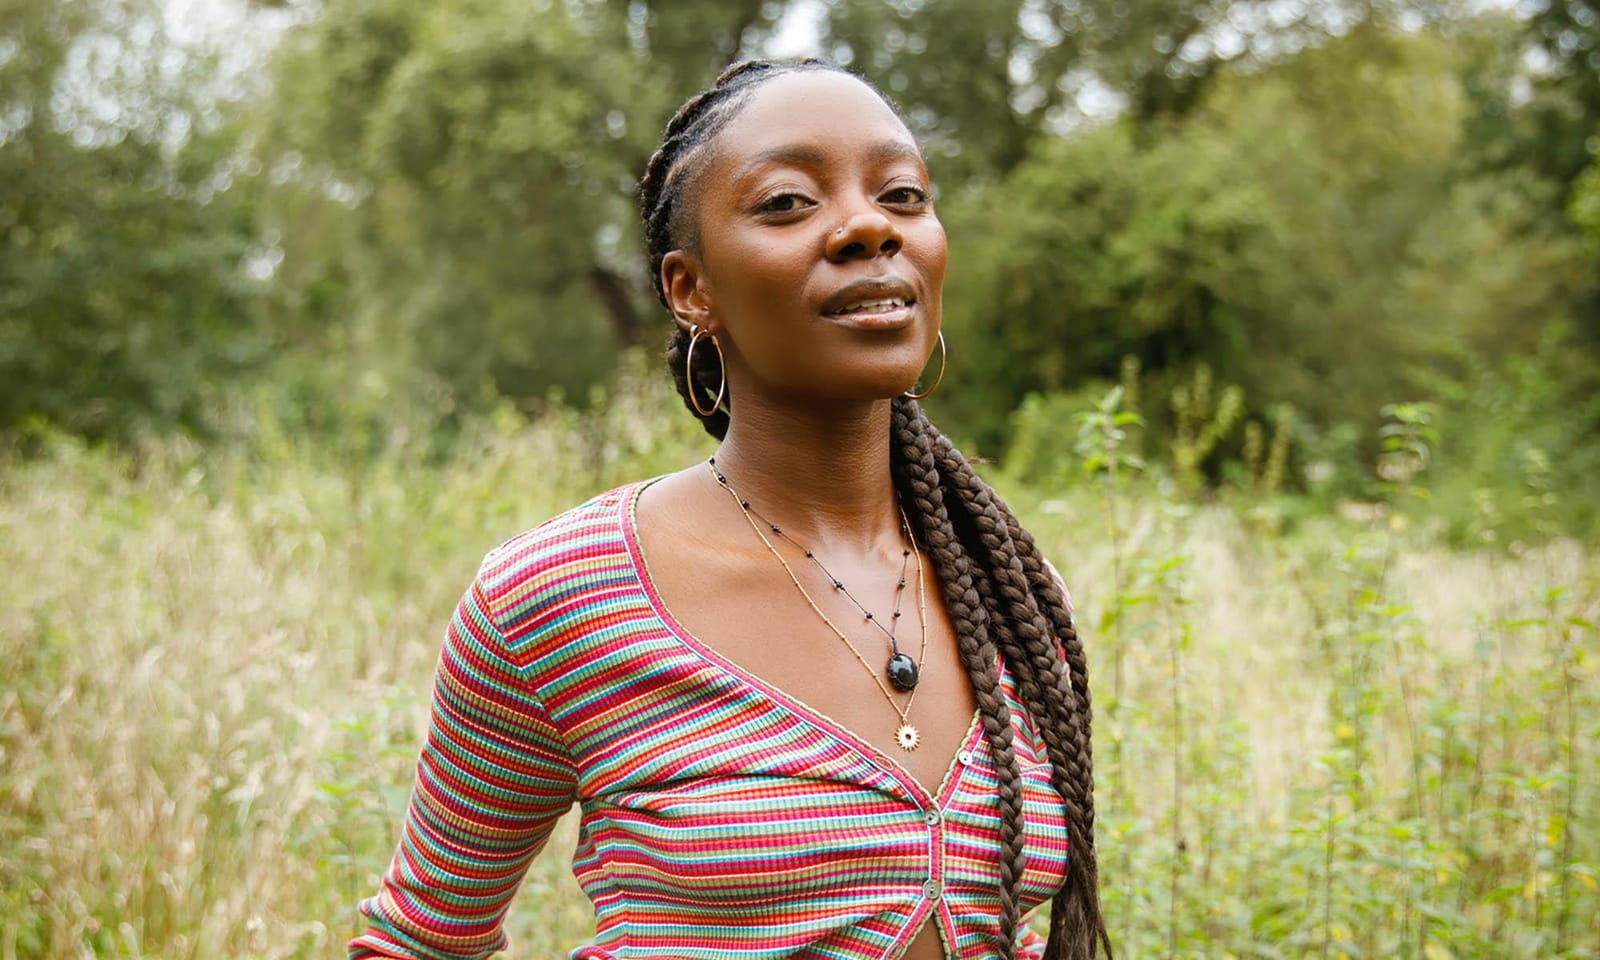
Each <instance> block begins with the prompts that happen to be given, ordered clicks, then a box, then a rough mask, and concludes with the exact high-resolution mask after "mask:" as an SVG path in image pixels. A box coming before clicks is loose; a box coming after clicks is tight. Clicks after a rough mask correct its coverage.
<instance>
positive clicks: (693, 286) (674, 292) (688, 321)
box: [661, 250, 711, 330]
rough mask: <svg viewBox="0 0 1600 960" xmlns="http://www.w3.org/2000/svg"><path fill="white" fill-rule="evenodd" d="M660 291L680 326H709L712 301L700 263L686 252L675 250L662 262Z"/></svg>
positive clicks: (686, 327) (685, 327) (687, 327)
mask: <svg viewBox="0 0 1600 960" xmlns="http://www.w3.org/2000/svg"><path fill="white" fill-rule="evenodd" d="M661 289H662V290H663V291H664V292H665V293H666V295H667V306H668V307H669V308H670V309H671V310H672V316H673V318H674V319H675V320H676V321H677V323H678V326H680V327H682V328H684V329H685V330H687V329H689V327H690V326H691V325H695V324H698V325H699V326H701V327H702V328H704V327H709V326H710V319H711V298H710V295H709V294H710V291H709V289H708V287H707V284H706V275H705V270H704V269H703V268H702V267H701V265H700V260H699V259H698V258H697V257H695V255H694V254H692V253H689V252H688V251H686V250H673V251H672V252H670V253H668V254H667V255H666V256H665V257H663V258H662V259H661Z"/></svg>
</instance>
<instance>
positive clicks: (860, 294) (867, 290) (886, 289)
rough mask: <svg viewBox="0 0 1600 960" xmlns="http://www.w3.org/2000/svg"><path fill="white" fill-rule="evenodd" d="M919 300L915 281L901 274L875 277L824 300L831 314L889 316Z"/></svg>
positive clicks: (831, 315)
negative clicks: (913, 284) (909, 280)
mask: <svg viewBox="0 0 1600 960" xmlns="http://www.w3.org/2000/svg"><path fill="white" fill-rule="evenodd" d="M916 302H917V295H916V290H914V289H913V288H912V286H911V284H909V283H906V282H905V281H904V280H901V279H899V278H898V277H873V278H869V279H866V280H857V281H855V282H854V283H851V284H848V285H846V286H845V287H844V288H843V289H841V290H840V291H838V292H837V293H835V294H834V295H833V296H831V297H829V298H828V299H827V300H825V301H823V303H822V312H823V314H824V315H826V316H830V317H873V316H888V315H893V314H897V313H900V312H903V311H905V310H906V309H907V308H909V307H911V306H912V305H913V304H915V303H916Z"/></svg>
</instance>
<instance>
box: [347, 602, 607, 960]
mask: <svg viewBox="0 0 1600 960" xmlns="http://www.w3.org/2000/svg"><path fill="white" fill-rule="evenodd" d="M576 780H577V778H576V774H575V772H574V770H573V765H572V761H571V759H570V757H569V754H568V751H567V748H566V744H565V742H564V741H563V739H562V737H561V734H560V732H559V731H558V730H557V729H556V728H555V726H554V724H552V723H551V721H550V718H549V716H548V715H547V714H546V713H545V711H544V708H543V706H541V705H540V703H539V702H538V700H537V699H536V697H535V696H534V694H533V691H532V690H531V689H529V687H528V686H527V684H526V683H525V682H524V680H523V677H522V672H521V670H520V668H519V667H518V666H517V664H516V663H515V662H514V661H513V660H512V658H511V656H510V654H509V651H508V649H507V647H506V643H505V638H504V637H503V636H502V635H501V633H500V630H499V629H498V628H497V627H496V625H495V623H494V619H493V617H492V615H491V614H490V612H489V606H488V603H487V601H486V599H485V597H484V593H483V589H482V587H481V586H480V585H479V583H478V581H476V580H475V581H474V582H473V584H472V588H471V589H470V590H468V591H467V595H466V596H465V597H463V598H462V600H461V605H460V606H459V607H458V608H457V610H456V615H455V617H454V618H453V619H452V620H451V622H450V627H449V629H448V630H447V631H446V633H445V643H444V652H443V654H442V655H441V656H440V658H439V667H438V671H437V673H436V674H435V677H434V694H433V719H432V722H431V724H430V725H429V728H428V737H427V740H426V742H425V743H424V745H423V748H422V755H421V757H420V759H419V760H418V761H417V779H416V783H415V785H414V786H413V788H412V791H411V802H410V807H409V809H408V810H407V812H406V820H405V828H404V831H403V832H402V834H401V838H400V847H399V849H398V850H397V851H396V853H395V857H394V861H393V863H391V865H390V866H389V870H388V872H387V873H386V874H385V875H384V878H383V882H382V885H381V886H380V887H379V889H378V893H377V895H376V896H374V897H371V898H369V899H367V900H365V901H363V902H362V903H361V907H360V909H361V913H362V914H363V915H364V916H365V917H366V918H367V920H368V923H369V927H368V929H367V932H366V933H365V934H364V935H362V936H361V937H358V938H357V939H355V940H353V941H351V942H350V946H349V955H350V960H370V958H379V957H400V958H418V960H480V958H484V957H488V956H489V955H490V954H492V953H494V952H495V951H497V950H502V949H504V948H505V945H506V941H505V935H504V934H503V933H502V932H501V929H500V927H501V923H502V921H503V920H504V918H505V913H506V908H507V907H508V906H509V904H510V902H511V897H512V895H513V894H515V893H516V890H517V887H518V886H519V885H520V884H521V882H522V875H523V874H524V873H525V872H526V871H527V868H528V864H529V862H530V861H532V859H533V857H534V855H536V854H537V853H538V852H539V851H540V850H541V849H542V848H543V847H544V845H545V843H546V842H547V841H548V840H549V839H550V832H551V830H552V829H553V828H554V827H555V823H556V820H557V819H558V818H559V817H560V816H561V814H562V813H564V812H565V811H566V809H567V808H568V807H569V806H570V805H571V804H572V801H573V796H574V793H575V789H576Z"/></svg>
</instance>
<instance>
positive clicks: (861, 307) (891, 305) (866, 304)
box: [834, 297, 906, 313]
mask: <svg viewBox="0 0 1600 960" xmlns="http://www.w3.org/2000/svg"><path fill="white" fill-rule="evenodd" d="M905 305H906V302H905V301H904V300H902V299H900V298H899V297H891V298H888V299H885V300H863V301H861V302H860V303H852V304H850V305H849V306H846V307H840V308H839V309H838V310H835V311H834V312H835V313H872V312H874V311H878V310H894V309H897V308H899V307H903V306H905Z"/></svg>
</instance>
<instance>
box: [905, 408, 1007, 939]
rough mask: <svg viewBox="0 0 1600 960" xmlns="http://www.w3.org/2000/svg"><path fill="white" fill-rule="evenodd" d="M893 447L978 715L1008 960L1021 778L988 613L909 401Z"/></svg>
mask: <svg viewBox="0 0 1600 960" xmlns="http://www.w3.org/2000/svg"><path fill="white" fill-rule="evenodd" d="M890 419H891V429H892V431H893V437H894V441H895V442H894V443H893V444H891V449H892V450H893V451H894V453H895V454H896V455H893V456H891V458H890V462H891V469H892V471H893V472H894V475H895V482H896V486H897V487H898V488H899V490H900V494H901V497H902V501H903V502H905V503H907V504H909V509H907V511H906V514H907V518H908V519H910V520H911V522H912V524H913V525H914V526H915V527H916V532H917V533H918V534H919V535H920V536H921V537H922V540H923V542H924V544H925V545H926V546H927V548H928V552H929V554H930V555H931V556H932V558H933V565H934V570H935V572H936V574H937V575H938V577H939V583H940V587H941V588H942V590H943V593H944V596H945V601H946V604H947V607H948V609H949V612H950V619H951V621H952V622H953V624H954V626H955V628H956V639H957V649H958V652H959V654H960V656H961V662H962V665H963V666H965V667H966V669H967V674H968V678H969V679H970V681H971V683H972V690H973V696H974V698H975V699H976V700H977V701H978V715H979V718H980V720H981V722H982V724H983V730H984V736H985V738H986V739H987V740H988V741H989V753H990V755H991V757H993V759H994V763H995V772H996V774H997V777H996V779H997V781H998V789H997V792H998V795H999V807H1000V811H999V812H1000V846H1001V855H1000V864H999V866H1000V889H999V895H1000V917H999V927H1000V941H1001V949H1002V951H1003V953H1002V955H1003V956H1004V957H1005V958H1006V960H1012V957H1013V956H1014V942H1015V940H1016V931H1017V925H1018V924H1019V923H1020V922H1021V913H1022V912H1021V909H1020V907H1019V905H1018V903H1017V886H1018V884H1019V882H1020V881H1021V879H1022V868H1023V865H1024V863H1025V859H1024V857H1025V854H1024V851H1023V819H1022V770H1021V767H1020V766H1019V765H1018V763H1017V754H1016V749H1015V746H1014V744H1013V742H1012V740H1013V737H1012V728H1011V708H1010V707H1009V706H1007V704H1006V702H1005V698H1004V696H1002V694H1001V692H1000V675H999V664H998V662H997V654H998V651H997V649H996V648H995V645H994V642H993V640H992V639H991V635H990V626H991V624H990V618H989V609H988V606H987V605H986V604H985V603H984V602H983V597H982V595H981V593H980V591H979V587H978V585H977V582H976V579H977V578H976V577H975V576H974V572H973V568H972V563H971V561H970V560H969V558H968V555H967V550H966V547H965V545H964V544H963V543H962V541H961V538H960V536H959V532H958V531H957V529H956V527H955V525H954V524H953V523H952V522H951V517H950V514H949V512H948V511H947V510H946V507H945V498H944V492H943V491H942V490H941V489H940V485H939V471H938V467H937V464H936V462H935V460H934V456H933V444H932V442H931V437H930V434H932V433H936V432H937V431H934V430H933V427H932V424H930V423H928V420H927V418H926V417H924V416H923V415H922V411H921V410H920V409H919V408H918V407H917V404H916V402H915V401H912V400H896V401H894V404H893V407H892V413H891V415H890Z"/></svg>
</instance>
